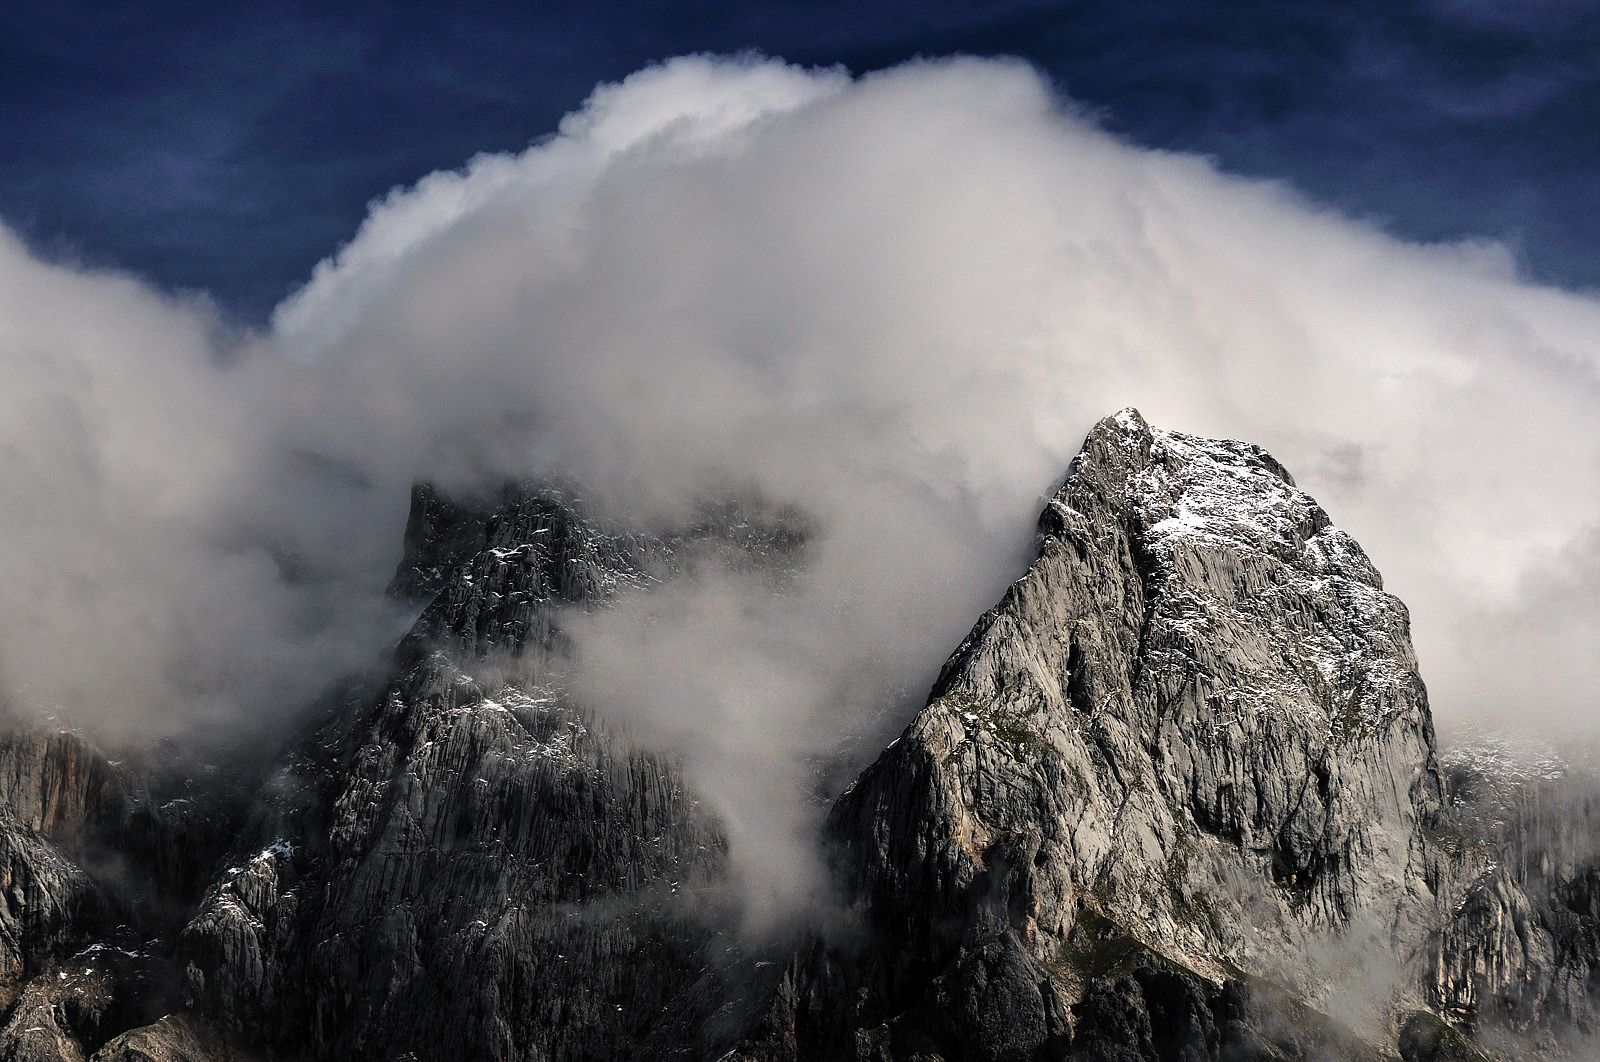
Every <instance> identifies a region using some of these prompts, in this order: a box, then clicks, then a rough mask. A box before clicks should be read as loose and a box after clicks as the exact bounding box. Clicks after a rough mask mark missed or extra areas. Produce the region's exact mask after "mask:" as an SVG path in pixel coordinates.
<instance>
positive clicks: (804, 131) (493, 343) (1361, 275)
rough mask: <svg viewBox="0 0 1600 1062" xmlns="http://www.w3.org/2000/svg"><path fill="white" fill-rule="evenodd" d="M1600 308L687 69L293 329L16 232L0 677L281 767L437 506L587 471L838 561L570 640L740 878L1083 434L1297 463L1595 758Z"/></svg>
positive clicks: (627, 616)
mask: <svg viewBox="0 0 1600 1062" xmlns="http://www.w3.org/2000/svg"><path fill="white" fill-rule="evenodd" d="M1597 353H1600V301H1597V300H1596V299H1595V298H1594V297H1593V296H1591V295H1588V294H1583V293H1575V292H1568V291H1561V290H1555V289H1551V288H1546V287H1539V286H1537V285H1534V284H1531V283H1529V282H1527V281H1525V280H1524V279H1522V278H1521V277H1519V274H1518V270H1517V265H1516V259H1515V255H1514V254H1513V253H1512V252H1511V251H1510V250H1508V249H1507V248H1505V247H1503V246H1500V245H1498V244H1494V243H1491V242H1474V243H1468V244H1457V245H1448V246H1422V245H1415V244H1407V243H1404V242H1401V241H1399V240H1396V239H1394V238H1392V237H1390V236H1388V235H1386V234H1385V233H1384V232H1382V231H1381V230H1380V229H1379V228H1377V227H1375V226H1373V225H1371V224H1367V223H1361V222H1356V221H1352V220H1350V219H1348V218H1344V217H1341V216H1337V215H1335V214H1333V213H1330V212H1328V211H1325V210H1321V209H1319V208H1318V207H1317V206H1316V205H1315V204H1312V203H1309V202H1307V201H1305V200H1303V199H1302V198H1300V197H1299V196H1297V195H1296V194H1295V193H1294V192H1293V190H1292V189H1289V188H1287V187H1285V186H1282V185H1279V184H1274V183H1270V182H1261V181H1253V180H1244V179H1240V178H1236V177H1232V176H1229V175H1226V174H1223V173H1220V172H1219V171H1218V170H1217V169H1216V167H1215V166H1214V165H1213V164H1212V163H1210V162H1209V161H1208V160H1206V159H1203V158H1197V157H1193V156H1187V155H1179V154H1172V153H1165V152H1157V151H1151V150H1146V149H1143V148H1140V147H1138V146H1136V145H1132V144H1128V143H1125V142H1122V141H1119V140H1118V139H1116V138H1114V137H1112V136H1110V135H1108V134H1106V133H1105V132H1103V131H1102V130H1100V129H1099V128H1097V127H1096V125H1095V124H1094V122H1093V121H1092V119H1091V118H1089V117H1086V116H1084V115H1082V114H1080V113H1078V112H1077V111H1076V110H1075V109H1074V108H1073V106H1072V105H1071V103H1070V102H1068V101H1064V100H1062V99H1060V98H1059V97H1058V96H1057V95H1056V94H1055V93H1054V92H1053V90H1052V89H1051V87H1050V86H1049V85H1048V84H1047V83H1046V81H1045V80H1044V79H1043V78H1042V77H1041V76H1040V75H1039V74H1038V73H1037V72H1036V71H1034V70H1033V69H1031V68H1030V67H1028V66H1026V65H1024V64H1022V63H1018V62H1005V61H991V60H977V59H953V60H942V61H930V62H919V63H913V64H909V65H906V66H902V67H899V68H896V69H893V70H889V71H885V72H881V73H876V74H872V75H868V76H865V77H861V78H851V77H850V76H848V75H847V74H845V73H844V72H842V71H838V70H807V69H802V68H799V67H795V66H790V65H786V64H784V63H782V62H781V61H778V60H769V59H764V58H760V57H748V56H747V57H735V58H713V57H703V56H697V57H687V58H680V59H674V60H672V61H670V62H667V63H663V64H661V65H658V66H653V67H650V68H648V69H645V70H642V71H640V72H638V73H636V74H634V75H632V76H631V77H629V78H627V79H626V80H624V81H623V82H621V83H618V84H614V85H603V86H601V87H599V88H597V89H596V90H595V92H594V94H593V95H592V96H591V97H590V99H589V100H588V101H587V102H586V103H585V104H584V105H583V107H582V108H580V109H579V110H578V111H576V112H574V113H573V114H571V115H569V116H568V117H567V118H566V119H565V120H564V121H563V122H562V124H561V127H560V129H559V130H558V131H557V132H556V133H554V134H552V135H550V136H548V137H546V138H544V139H542V140H540V141H537V142H535V143H534V144H533V145H532V146H531V147H530V148H528V149H527V150H526V151H525V152H522V153H521V154H516V155H504V154H500V155H484V156H479V157H477V158H474V159H472V160H470V161H469V162H467V163H466V164H465V166H464V167H463V168H462V169H460V170H458V171H452V172H441V173H435V174H431V175H429V176H428V177H426V178H424V179H423V180H421V181H419V182H418V183H417V184H416V185H415V186H413V187H410V188H399V189H395V190H392V191H390V192H389V193H388V194H387V195H385V196H383V197H382V198H380V199H378V200H375V201H374V203H373V204H372V207H371V210H370V213H369V215H368V217H367V220H366V221H365V223H364V224H363V225H362V227H361V229H360V230H359V231H358V232H357V233H356V234H355V235H354V236H353V238H352V239H351V240H350V242H349V243H348V244H346V245H345V246H343V247H341V248H339V249H337V250H336V251H334V252H333V253H331V254H330V257H329V258H327V259H326V260H325V261H324V262H322V263H321V264H320V265H319V266H318V267H317V268H316V270H315V271H314V272H313V274H312V276H311V277H310V278H308V280H307V282H306V283H305V285H304V286H303V287H301V288H300V289H299V290H298V291H296V292H294V293H293V294H292V295H291V296H290V297H288V298H287V299H286V300H285V301H284V302H283V303H282V304H281V305H280V306H279V307H278V309H277V310H276V312H275V314H274V316H273V320H272V325H271V327H270V329H268V330H267V331H266V332H264V333H259V334H258V333H250V332H240V331H238V330H235V329H232V328H230V326H229V325H228V323H227V321H226V320H225V319H224V318H223V317H222V315H221V314H220V313H219V312H218V311H217V310H216V309H215V308H214V307H212V306H211V305H210V304H209V303H208V302H207V301H206V300H205V299H204V298H203V297H200V296H195V297H187V298H175V297H172V296H170V295H165V294H162V293H159V292H156V291H154V290H152V289H150V288H149V287H148V286H146V285H143V284H141V283H140V282H138V281H137V280H134V279H131V278H128V277H125V276H120V275H116V274H114V273H108V272H104V271H98V272H97V271H89V270H84V269H81V268H77V267H74V266H73V265H71V264H70V263H61V262H50V261H45V260H42V259H41V258H39V257H38V256H36V255H34V254H33V253H31V252H30V251H29V250H28V249H26V248H25V247H24V246H22V245H21V244H20V243H19V242H18V241H17V240H16V239H15V238H14V237H11V236H9V235H0V378H3V380H4V383H5V386H4V390H3V392H0V496H3V497H4V498H5V499H6V500H7V504H6V505H5V508H4V510H3V511H0V566H3V569H4V571H6V572H7V574H8V576H9V577H8V579H7V580H6V582H5V583H4V584H3V586H0V684H3V687H4V691H5V695H6V697H7V699H8V701H9V703H11V704H12V705H14V706H17V707H20V708H27V709H31V710H34V711H39V712H44V713H47V714H53V715H55V716H56V717H58V718H61V719H63V720H65V721H67V722H68V723H69V724H70V725H76V726H82V727H85V728H88V729H90V730H93V731H96V732H105V733H110V734H114V735H118V736H120V737H124V738H127V737H132V738H144V737H153V736H160V735H166V734H172V733H181V732H188V731H192V730H194V729H195V728H213V729H224V730H231V731H238V730H239V729H240V728H243V730H244V732H250V730H251V728H259V729H270V728H271V726H272V725H274V722H275V721H278V720H282V719H284V718H286V717H287V715H288V714H289V713H290V712H292V711H293V710H294V709H295V708H296V707H297V706H298V705H299V704H301V703H302V702H303V701H304V700H305V699H306V698H307V697H309V696H311V695H313V694H314V693H315V692H316V691H317V690H318V689H320V688H321V687H322V686H323V685H325V684H326V683H327V682H328V681H330V680H331V679H332V678H333V677H334V676H336V675H338V674H340V673H341V672H343V671H345V670H348V669H350V668H353V667H359V666H362V665H364V664H367V663H370V662H371V661H372V660H374V659H375V658H376V657H377V655H378V654H379V653H381V652H382V651H383V649H384V648H385V647H386V646H387V645H389V644H391V643H392V640H393V639H394V638H395V637H396V636H397V634H398V632H399V630H400V629H401V627H402V626H403V624H404V622H405V619H406V617H405V616H403V615H399V614H397V613H396V612H395V608H394V606H393V605H391V604H389V603H388V602H387V601H386V599H385V598H384V597H383V594H382V588H383V586H384V584H385V583H386V582H387V580H388V578H389V576H390V575H391V574H392V572H393V568H394V564H395V562H396V561H397V560H398V556H399V545H400V536H401V530H402V526H403V521H404V515H405V509H406V493H407V490H408V488H409V486H410V484H411V483H412V482H413V481H416V480H419V479H427V480H432V481H434V482H436V483H438V484H439V485H441V486H442V487H443V488H444V489H446V490H457V491H474V490H482V489H487V488H490V487H493V486H495V485H497V484H498V483H500V482H502V481H503V480H505V479H507V478H514V479H519V480H528V479H537V478H540V477H544V476H549V475H555V474H559V475H562V476H570V477H573V478H574V479H575V480H576V481H578V482H582V483H584V484H586V485H588V487H589V488H590V489H591V490H592V491H593V494H594V497H593V498H592V499H590V500H591V502H592V504H593V505H594V506H596V507H597V509H598V510H599V511H602V512H604V513H606V514H607V515H608V516H609V517H611V518H614V519H617V520H622V521H629V522H634V523H637V524H641V525H656V526H669V525H671V524H672V522H673V521H675V520H678V519H681V518H682V516H683V515H684V514H685V513H687V512H688V511H690V509H691V508H692V507H693V505H694V504H696V503H697V502H698V501H700V500H702V499H704V498H706V497H715V496H718V495H719V494H720V493H723V492H725V491H726V490H727V485H728V484H735V485H737V486H738V488H739V489H740V490H745V489H751V490H756V491H759V493H760V494H761V495H762V496H763V497H765V498H768V499H770V500H771V501H772V502H773V503H775V504H778V505H788V506H794V507H796V508H797V509H798V510H800V511H802V512H804V513H805V514H806V518H807V520H808V521H810V523H811V525H812V526H813V528H814V535H813V538H812V541H811V542H809V543H808V546H807V549H806V553H805V564H804V568H803V570H802V571H801V572H800V573H799V574H798V576H797V577H796V579H795V580H793V581H792V583H790V584H787V585H786V586H785V587H784V588H783V589H782V590H781V592H777V593H775V592H774V590H773V588H772V586H771V584H770V582H767V581H763V580H761V579H753V578H746V577H741V576H737V575H732V574H729V575H710V576H707V577H705V578H700V579H686V580H682V581H679V582H677V583H674V584H673V585H671V586H669V587H665V588H663V589H662V590H660V591H658V592H657V593H655V594H653V595H649V596H648V597H647V598H639V599H637V600H633V599H630V600H625V601H621V602H618V603H617V604H616V606H615V607H613V608H610V609H607V610H603V611H600V612H597V613H594V614H592V615H588V616H585V617H574V618H572V620H571V625H572V630H573V633H574V637H575V639H576V645H577V649H576V652H577V657H578V659H579V660H580V661H581V662H582V663H583V667H582V669H581V677H580V678H579V679H578V680H577V682H578V689H579V692H580V694H581V696H582V697H583V698H584V699H585V701H586V702H587V703H589V704H590V706H591V707H592V708H593V709H594V710H595V711H596V712H598V713H599V714H600V715H601V716H603V717H609V718H611V719H613V720H616V721H617V722H619V723H625V724H626V725H627V726H628V727H629V728H630V729H631V732H634V733H638V734H640V735H641V736H642V737H643V738H644V739H646V740H648V741H651V742H656V743H659V744H662V745H664V746H665V747H666V748H668V749H669V750H671V751H673V752H674V753H675V754H677V755H679V756H681V757H682V758H683V759H684V761H685V763H686V765H687V766H688V768H689V770H690V771H691V773H692V775H693V776H694V780H695V782H696V784H697V785H698V786H699V787H701V788H702V789H703V790H705V791H706V792H707V794H708V799H710V800H711V801H712V802H713V803H714V804H715V806H716V807H717V809H718V810H719V811H720V812H721V813H722V814H723V816H724V817H725V818H726V819H727V820H728V822H729V824H730V825H729V829H730V834H731V836H732V838H733V840H734V848H735V850H736V852H740V853H742V854H741V855H740V857H739V858H741V859H743V860H744V864H743V868H744V871H745V872H746V873H747V874H749V875H752V876H753V877H754V878H755V879H756V880H758V881H759V882H760V883H761V884H762V885H763V887H764V888H766V889H768V890H770V891H772V892H773V893H774V894H775V895H779V896H781V895H783V894H785V892H786V890H787V892H789V893H794V894H802V893H804V892H805V891H806V890H807V889H809V888H810V884H811V883H810V880H809V879H807V877H806V872H805V871H803V870H802V871H796V870H795V866H796V863H795V862H794V853H795V851H796V846H797V845H799V844H800V843H801V841H799V840H797V839H799V838H803V837H804V836H805V835H806V834H807V832H808V830H809V829H810V826H811V824H813V823H814V820H815V817H816V815H817V813H818V812H817V808H818V807H819V806H820V803H819V799H818V798H817V797H816V795H815V792H814V791H815V789H816V788H817V786H816V781H817V779H816V769H817V768H816V764H817V761H818V757H825V756H826V755H827V754H828V753H829V751H830V750H835V749H837V748H838V747H839V746H840V743H841V741H848V740H849V739H850V738H851V737H852V735H853V736H854V737H856V738H858V739H860V740H862V741H865V742H866V745H868V746H870V745H871V741H873V740H879V741H881V740H887V738H888V737H890V736H892V733H893V731H894V729H895V728H896V727H898V726H899V725H901V724H903V723H904V721H905V719H906V718H907V717H908V714H909V712H911V711H912V710H914V709H915V708H916V707H917V706H918V704H919V703H920V700H921V698H922V696H924V694H925V692H926V689H927V686H928V683H929V682H930V681H931V679H932V677H933V674H934V671H935V669H936V668H937V667H938V665H939V663H940V662H941V661H942V660H943V659H944V658H945V657H946V656H947V655H948V653H949V652H950V651H951V650H952V649H953V648H954V647H955V645H956V643H957V642H959V640H960V638H961V637H962V636H963V634H964V633H965V632H966V630H967V629H968V628H969V627H970V625H971V624H972V623H973V622H974V621H975V620H976V619H977V617H978V616H979V614H980V613H981V612H982V611H983V610H984V609H985V608H987V607H988V606H989V605H990V604H992V603H993V601H994V600H995V598H996V597H997V596H998V594H999V593H1000V592H1001V591H1002V589H1003V588H1004V586H1005V584H1006V583H1007V581H1008V580H1010V579H1012V578H1014V577H1016V576H1017V575H1019V574H1020V573H1021V571H1022V570H1023V567H1024V566H1025V564H1026V562H1027V559H1028V550H1029V548H1030V545H1031V541H1032V534H1033V521H1034V519H1035V517H1036V515H1037V512H1038V510H1039V508H1040V506H1041V505H1042V502H1043V499H1044V497H1045V496H1047V494H1048V492H1049V491H1050V490H1051V489H1052V486H1053V485H1054V484H1056V483H1058V482H1059V478H1060V477H1061V475H1062V474H1063V473H1064V471H1065V469H1066V466H1067V463H1068V461H1069V460H1070V459H1071V457H1072V455H1073V454H1074V453H1075V452H1076V450H1077V447H1078V445H1079V443H1080V442H1081V441H1082V438H1083V436H1084V434H1085V432H1086V431H1087V430H1088V429H1089V427H1090V426H1091V425H1092V424H1093V423H1094V421H1095V420H1097V419H1098V418H1099V417H1101V416H1103V415H1105V414H1107V413H1110V412H1113V411H1115V410H1117V409H1120V408H1122V407H1124V406H1129V405H1132V406H1136V407H1138V408H1139V409H1140V410H1141V411H1142V412H1143V413H1144V414H1145V416H1146V417H1147V418H1149V419H1150V421H1151V422H1152V423H1153V424H1155V425H1157V426H1158V427H1162V428H1170V429H1179V430H1184V431H1190V432H1194V433H1197V434H1203V435H1220V436H1232V437H1237V438H1244V439H1249V440H1252V441H1256V442H1259V443H1262V444H1263V445H1265V446H1266V447H1268V449H1270V450H1271V451H1272V452H1273V453H1274V454H1275V455H1276V456H1277V457H1278V458H1279V459H1280V460H1281V461H1282V462H1283V463H1284V464H1286V465H1287V466H1288V467H1289V468H1290V469H1291V470H1292V471H1293V473H1294V474H1295V476H1296V477H1297V479H1298V481H1299V482H1300V484H1301V485H1302V486H1304V487H1305V488H1307V489H1308V490H1309V491H1310V492H1311V493H1312V494H1314V495H1315V496H1316V497H1317V498H1318V499H1319V500H1320V501H1321V502H1322V503H1323V505H1324V506H1325V507H1326V508H1327V509H1328V510H1329V512H1330V513H1331V514H1332V516H1333V518H1334V520H1335V521H1336V522H1338V523H1339V524H1340V525H1341V526H1343V527H1344V528H1346V529H1347V530H1349V531H1350V532H1351V533H1352V534H1354V535H1355V536H1356V538H1357V539H1359V540H1360V541H1361V542H1362V543H1363V545H1364V546H1365V547H1366V549H1367V551H1368V552H1369V554H1370V555H1371V556H1372V557H1373V559H1374V561H1375V562H1376V563H1377V565H1378V567H1379V568H1380V569H1381V570H1382V571H1383V572H1384V574H1385V576H1386V578H1387V580H1388V587H1389V589H1391V590H1392V591H1393V592H1395V593H1396V594H1398V595H1399V596H1400V597H1401V598H1402V599H1404V600H1405V601H1406V602H1407V603H1408V605H1409V606H1410V608H1411V612H1412V618H1413V632H1414V635H1415V639H1416V643H1417V648H1418V651H1419V654H1420V657H1421V661H1422V668H1423V675H1424V677H1425V679H1426V680H1427V681H1428V683H1429V686H1430V690H1431V694H1432V701H1433V706H1434V709H1435V711H1436V713H1437V716H1438V718H1439V720H1440V724H1441V727H1443V728H1445V729H1449V728H1451V727H1454V726H1464V725H1467V724H1468V723H1471V724H1474V725H1480V724H1492V723H1495V722H1496V721H1514V722H1515V723H1517V724H1519V725H1525V726H1534V727H1540V728H1543V729H1545V730H1547V731H1551V732H1568V733H1572V734H1574V735H1592V732H1593V727H1594V723H1593V716H1594V712H1593V709H1594V694H1593V691H1594V690H1595V689H1596V688H1597V679H1600V663H1597V662H1600V607H1597V606H1600V476H1597V475H1596V470H1597V460H1600V386H1597V383H1600V381H1597V376H1596V356H1597Z"/></svg>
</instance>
